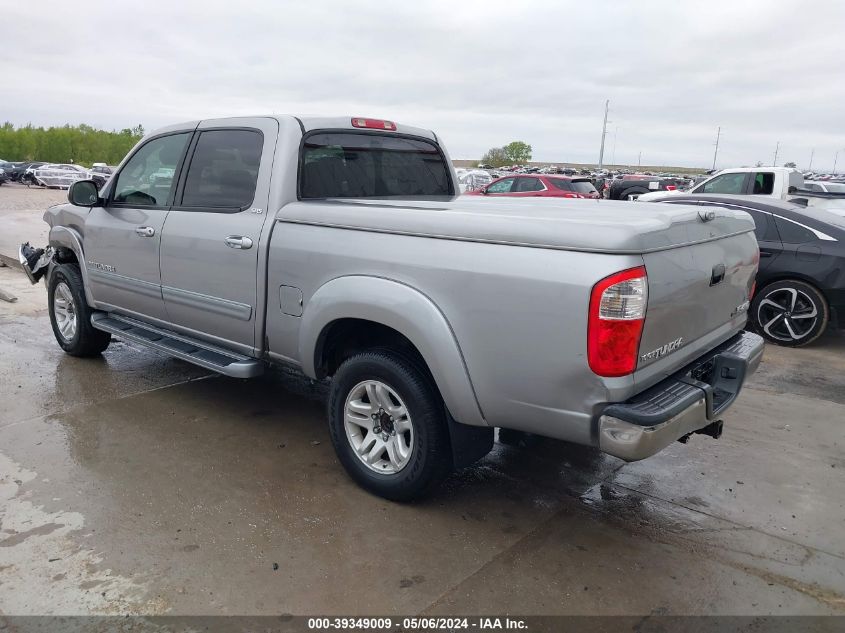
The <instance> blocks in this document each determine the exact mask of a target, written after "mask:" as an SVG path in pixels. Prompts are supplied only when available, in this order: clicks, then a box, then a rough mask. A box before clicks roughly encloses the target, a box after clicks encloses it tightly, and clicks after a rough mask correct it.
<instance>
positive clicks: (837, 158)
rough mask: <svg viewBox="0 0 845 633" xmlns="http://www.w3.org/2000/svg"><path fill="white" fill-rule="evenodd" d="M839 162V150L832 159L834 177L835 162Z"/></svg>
mask: <svg viewBox="0 0 845 633" xmlns="http://www.w3.org/2000/svg"><path fill="white" fill-rule="evenodd" d="M838 160H839V150H836V154H835V155H834V157H833V172H831V173H833V175H834V176H835V175H836V162H837V161H838Z"/></svg>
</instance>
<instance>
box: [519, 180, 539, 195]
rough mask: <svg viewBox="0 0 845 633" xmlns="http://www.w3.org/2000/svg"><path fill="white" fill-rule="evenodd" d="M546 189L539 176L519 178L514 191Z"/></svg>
mask: <svg viewBox="0 0 845 633" xmlns="http://www.w3.org/2000/svg"><path fill="white" fill-rule="evenodd" d="M544 189H545V187H544V186H543V183H542V182H540V179H539V178H517V179H516V184H515V185H514V187H513V192H514V193H523V192H525V191H543V190H544Z"/></svg>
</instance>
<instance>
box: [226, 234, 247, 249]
mask: <svg viewBox="0 0 845 633" xmlns="http://www.w3.org/2000/svg"><path fill="white" fill-rule="evenodd" d="M223 241H224V242H226V246H228V247H229V248H239V249H247V248H252V240H251V239H249V238H248V237H244V236H242V235H230V236H229V237H227V238H226V239H225V240H223Z"/></svg>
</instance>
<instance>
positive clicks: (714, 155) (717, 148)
mask: <svg viewBox="0 0 845 633" xmlns="http://www.w3.org/2000/svg"><path fill="white" fill-rule="evenodd" d="M721 135H722V126H721V125H720V126H719V127H718V128H716V150H715V151H714V152H713V170H714V171H715V170H716V156H718V155H719V137H720V136H721Z"/></svg>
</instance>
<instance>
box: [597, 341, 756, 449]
mask: <svg viewBox="0 0 845 633" xmlns="http://www.w3.org/2000/svg"><path fill="white" fill-rule="evenodd" d="M763 346H764V343H763V339H762V338H761V337H760V336H758V335H756V334H752V333H751V332H740V333H739V334H737V335H736V336H734V337H732V338H731V339H729V340H728V341H726V342H725V343H723V344H722V345H720V346H719V347H717V348H715V349H713V350H711V351H710V352H708V353H707V354H705V355H704V356H702V357H700V358H699V359H697V360H696V361H695V362H693V363H692V364H690V365H688V366H687V367H685V368H684V369H682V370H681V371H680V372H678V373H677V374H674V375H673V376H671V377H669V378H667V379H666V380H664V381H662V382H660V383H658V384H657V385H655V386H654V387H652V388H650V389H647V390H646V391H644V392H643V393H641V394H638V395H637V396H635V397H634V398H632V399H631V400H629V401H628V402H625V403H621V404H612V405H609V406H607V407H605V409H604V410H603V411H602V413H601V416H600V417H599V421H598V435H599V448H600V449H601V450H602V451H603V452H605V453H608V454H610V455H614V456H615V457H619V458H620V459H624V460H626V461H629V462H632V461H636V460H638V459H644V458H646V457H649V456H651V455H654V454H655V453H657V452H658V451H660V450H662V449H664V448H666V447H667V446H668V445H669V444H671V443H672V442H674V441H676V440H679V439H682V438H684V437H685V436H687V435H689V434H690V433H695V432H696V431H700V430H701V429H703V428H705V427H707V426H710V425H711V424H713V423H715V422H717V421H718V419H719V416H720V415H721V414H722V413H724V412H725V411H726V410H727V409H728V407H730V406H731V405H732V404H733V402H734V401H735V400H736V397H737V395H739V392H740V390H741V389H742V385H743V383H744V382H745V378H746V377H747V376H750V375H751V374H752V373H754V372H755V371H756V370H757V367H758V366H759V365H760V360H761V359H762V357H763Z"/></svg>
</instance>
